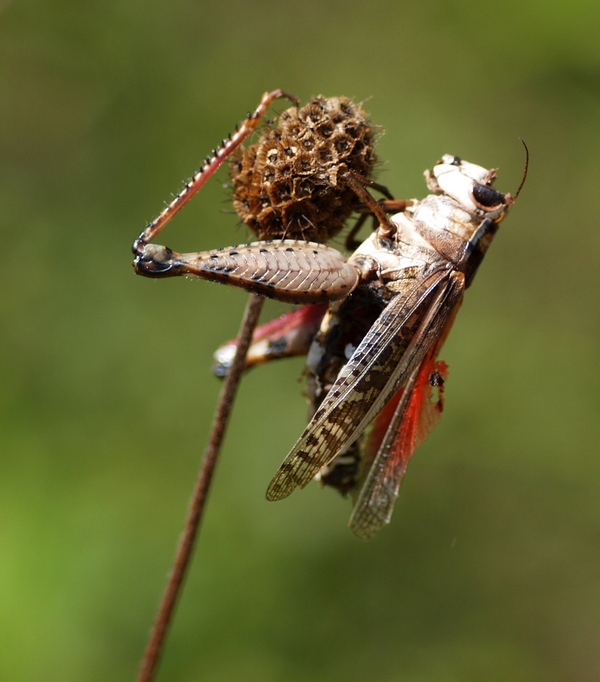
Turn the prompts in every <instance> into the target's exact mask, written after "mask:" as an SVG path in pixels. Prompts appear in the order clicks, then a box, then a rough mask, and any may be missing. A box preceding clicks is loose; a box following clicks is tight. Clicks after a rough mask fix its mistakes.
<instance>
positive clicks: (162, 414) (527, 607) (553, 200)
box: [0, 0, 600, 682]
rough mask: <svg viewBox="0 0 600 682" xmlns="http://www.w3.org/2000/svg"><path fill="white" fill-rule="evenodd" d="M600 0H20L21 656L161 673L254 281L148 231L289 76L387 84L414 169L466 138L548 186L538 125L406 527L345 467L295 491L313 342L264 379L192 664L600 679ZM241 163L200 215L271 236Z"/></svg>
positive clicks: (6, 655) (407, 177) (208, 531)
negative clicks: (292, 453)
mask: <svg viewBox="0 0 600 682" xmlns="http://www.w3.org/2000/svg"><path fill="white" fill-rule="evenodd" d="M599 20H600V7H599V5H598V3H597V2H591V1H589V0H587V1H586V0H573V1H572V2H570V3H565V2H555V1H553V0H547V1H546V2H541V1H540V0H538V1H529V2H522V1H520V2H516V1H515V0H500V2H497V3H493V4H492V3H489V4H485V3H483V4H482V3H474V2H468V1H467V0H406V2H403V3H391V2H382V1H381V0H373V2H371V3H364V2H355V1H349V2H341V1H337V2H336V1H334V0H329V1H325V2H314V1H311V0H306V1H305V2H303V3H272V2H266V1H265V0H254V2H251V3H244V2H241V1H240V0H224V1H222V2H220V3H198V2H192V1H190V0H187V1H186V0H173V2H169V3H166V2H165V3H160V2H139V1H137V0H119V1H118V2H114V1H111V0H108V1H105V2H102V3H100V2H92V3H76V2H73V1H72V0H71V1H69V0H54V1H51V2H41V1H39V0H22V1H21V2H10V0H3V1H2V2H0V177H1V178H2V182H1V184H0V215H1V223H0V225H1V229H2V243H3V244H4V247H3V248H4V250H5V257H4V260H3V267H2V278H3V286H2V296H1V298H0V316H1V319H2V334H1V337H0V407H1V409H2V418H1V421H0V452H1V454H2V459H1V467H0V519H1V520H0V603H1V604H2V609H1V614H2V615H1V616H0V641H1V642H2V645H1V647H0V678H1V679H3V680H11V681H20V680H26V681H34V680H35V681H37V680H41V679H43V680H60V681H61V682H69V681H79V680H86V681H89V682H94V680H117V679H119V680H121V679H122V680H127V679H132V678H133V676H134V673H135V670H136V668H137V664H138V659H139V656H140V654H141V651H142V648H143V644H144V640H145V637H146V634H147V631H148V629H149V626H150V622H151V618H152V616H153V613H154V610H155V607H156V604H157V600H158V596H159V594H160V592H161V590H162V587H163V581H164V579H165V575H166V572H167V570H168V566H169V563H170V561H171V558H172V553H173V549H174V545H175V542H176V538H177V536H178V533H179V529H180V526H181V523H182V520H183V517H184V513H185V508H186V505H187V502H188V497H189V494H190V491H191V488H192V485H193V481H194V478H195V472H196V470H197V467H198V464H199V460H200V457H201V453H202V449H203V443H204V439H205V437H206V434H207V431H208V428H209V422H210V418H211V415H212V410H213V408H214V403H215V399H216V396H217V392H218V389H219V385H218V382H217V381H216V380H215V379H213V378H212V376H211V375H210V372H209V366H210V362H211V353H212V350H213V349H214V348H215V347H216V346H217V345H218V344H219V343H220V342H221V341H222V340H224V339H226V338H230V337H231V336H233V335H234V334H235V332H236V329H237V326H238V323H239V318H240V314H241V311H242V309H243V306H244V302H245V295H244V294H243V293H241V292H236V291H230V290H227V289H226V288H225V287H219V286H217V285H210V284H206V283H202V282H190V281H183V280H181V281H178V280H168V281H150V280H146V279H143V278H136V277H134V276H133V272H132V269H131V266H130V260H131V254H130V253H129V245H130V243H131V241H132V240H133V238H134V237H135V236H136V235H137V234H138V233H139V231H140V230H141V228H142V227H143V226H144V224H145V221H146V220H148V219H151V218H152V217H153V216H154V214H155V213H156V212H158V210H160V208H161V206H162V202H163V201H164V200H167V199H168V198H169V196H170V194H169V193H171V192H175V191H177V190H178V189H179V187H180V186H181V181H182V180H183V178H184V177H185V176H186V175H188V174H189V173H191V171H192V169H193V168H194V167H196V166H197V165H198V164H199V162H200V160H201V159H202V158H203V157H204V156H205V155H206V154H207V153H208V152H209V151H210V149H211V148H212V147H214V146H215V145H216V144H218V142H219V140H221V139H222V138H223V136H224V135H226V134H227V133H228V132H230V131H231V130H232V129H233V126H234V124H235V123H236V122H239V121H240V120H241V119H242V118H243V116H244V114H245V112H246V111H248V110H250V109H253V108H254V106H255V105H256V103H257V102H258V100H259V97H260V95H261V94H262V93H263V92H264V91H265V90H268V89H272V88H275V87H282V88H284V89H286V90H288V91H290V92H292V93H294V94H295V95H297V96H298V97H299V98H300V99H301V101H306V100H307V99H308V98H309V97H310V96H311V95H315V94H319V93H322V94H324V95H329V96H331V95H340V94H344V95H348V96H352V97H356V98H357V99H358V100H361V101H365V102H366V105H365V106H366V108H367V109H368V110H369V111H370V112H371V115H372V118H373V120H374V121H375V122H376V123H377V124H379V125H380V126H382V130H384V131H385V134H382V136H381V139H380V140H379V143H378V153H379V155H380V158H381V159H382V163H381V167H380V172H379V180H380V181H381V182H383V183H384V184H386V185H388V186H389V187H390V188H391V189H392V190H393V192H394V193H395V194H396V196H400V197H410V196H423V195H424V193H425V186H424V183H423V179H422V172H423V170H424V169H425V168H427V167H429V166H431V165H432V163H433V162H435V160H436V159H438V158H439V157H440V156H441V154H443V153H453V154H459V155H461V156H463V157H464V158H466V159H468V160H470V161H473V162H476V163H480V164H482V165H484V166H498V167H500V173H499V182H498V186H499V187H500V188H501V189H504V190H510V191H514V189H515V188H516V187H517V185H518V183H519V180H520V177H521V174H522V168H523V163H524V154H523V150H522V148H521V145H520V144H519V142H518V139H517V138H518V137H522V138H524V139H525V140H526V141H527V144H528V145H529V148H530V150H531V167H530V174H529V180H528V182H527V185H526V187H525V189H524V191H523V193H522V196H521V198H520V199H519V202H518V204H517V205H516V206H515V208H514V211H513V213H512V214H511V216H510V217H509V219H508V220H507V221H506V223H504V224H503V225H502V229H501V232H500V234H499V236H498V237H497V240H496V242H495V243H494V245H493V248H492V249H491V251H490V254H489V256H488V258H487V259H486V262H485V264H484V266H483V267H482V269H481V271H480V273H479V275H478V277H477V280H476V282H475V286H474V287H473V289H472V290H470V291H469V292H468V296H467V300H466V303H465V305H464V307H463V310H462V311H461V314H460V315H459V319H458V321H457V324H456V325H455V329H454V332H453V334H452V335H451V337H450V339H449V342H448V344H447V347H446V349H445V352H444V359H445V360H447V361H448V362H449V364H450V368H451V376H450V380H449V382H448V387H447V409H446V411H445V414H444V419H443V421H442V424H441V425H440V426H439V427H438V428H437V430H436V432H435V433H434V434H433V435H432V436H431V438H430V439H429V441H428V442H427V443H426V444H425V445H424V446H423V448H422V449H421V450H420V452H419V453H418V456H417V457H415V459H414V461H413V462H412V463H411V467H410V472H409V475H408V477H407V480H406V482H405V484H404V486H403V491H402V495H401V498H400V500H399V503H398V505H397V509H396V514H395V518H394V520H393V523H392V524H391V526H390V527H389V528H388V529H386V530H384V531H383V532H382V533H381V535H380V536H379V537H378V538H377V539H376V540H375V541H373V542H371V543H368V544H362V543H360V542H358V541H356V540H355V539H354V538H353V537H352V536H351V534H350V533H349V532H348V530H347V529H346V528H345V523H346V521H347V518H348V515H349V511H350V510H349V505H348V503H347V502H345V501H343V500H341V499H339V498H337V497H336V496H335V494H334V493H333V492H332V491H321V490H319V489H318V487H317V486H316V485H312V486H309V488H307V489H306V490H305V491H303V492H298V493H296V494H295V495H293V496H292V497H291V498H290V499H289V500H288V501H286V502H283V503H281V504H277V505H272V504H267V503H266V502H265V500H264V490H265V487H266V484H267V482H268V481H269V479H270V476H271V475H272V474H273V473H274V471H275V469H276V467H277V466H278V464H279V462H280V460H281V459H282V457H283V456H284V455H285V454H286V453H287V451H288V449H289V447H290V446H291V445H292V443H293V442H294V440H295V437H296V436H297V435H298V434H299V433H300V430H301V428H302V425H303V423H304V414H305V406H304V403H303V399H302V398H301V395H300V394H301V388H300V385H299V384H298V381H297V379H298V377H299V375H300V373H301V367H302V363H301V361H288V362H282V363H280V364H279V365H277V364H275V365H273V366H271V367H266V368H264V369H261V370H256V371H254V372H252V373H251V374H250V375H249V376H248V377H247V379H246V380H245V381H244V385H243V387H242V390H241V393H240V395H239V398H238V401H237V404H236V410H235V412H234V418H233V423H232V426H231V428H230V430H229V434H228V439H227V442H226V447H225V449H224V452H223V457H222V460H221V463H220V465H219V469H218V471H217V476H216V481H215V485H214V488H213V490H212V495H211V500H210V506H209V509H208V514H207V516H206V519H205V524H204V528H203V534H202V537H201V542H200V544H199V547H198V550H197V552H196V557H195V562H194V565H193V567H192V570H191V573H190V576H189V580H188V582H187V585H186V589H185V592H184V595H183V599H182V602H181V605H180V608H179V612H178V614H177V618H176V622H175V625H174V628H173V630H172V633H171V636H170V639H169V642H168V647H167V651H166V654H165V656H164V660H163V663H162V668H161V674H160V675H159V679H161V680H178V681H181V682H185V681H188V680H189V681H191V680H198V679H204V680H211V681H215V682H219V681H221V680H223V681H225V680H233V679H239V680H260V681H261V682H270V681H271V680H273V681H274V680H287V681H288V682H296V681H297V682H300V681H302V680H311V682H317V681H319V680H334V679H335V680H337V679H344V680H349V681H352V680H356V681H358V680H364V679H377V680H386V681H387V680H389V681H393V680H403V681H404V682H434V681H435V682H455V681H456V682H458V681H460V682H470V681H472V682H479V681H481V680H486V682H495V681H496V680H498V681H504V680H511V681H512V682H521V681H523V682H524V681H527V682H530V681H535V682H563V681H564V682H567V681H568V682H574V681H577V682H592V681H596V680H598V679H600V655H599V653H598V644H597V643H598V638H599V636H600V622H599V614H600V581H599V578H600V523H599V515H600V503H599V500H600V496H599V494H598V487H599V474H600V463H599V459H598V443H599V442H600V437H599V436H600V429H599V425H598V413H599V410H600V395H599V392H598V388H597V386H596V380H597V377H598V370H597V349H598V340H599V336H600V323H599V313H600V304H599V302H598V283H597V273H598V252H599V247H600V230H599V229H598V218H597V212H596V210H595V197H597V187H596V186H597V182H598V175H599V163H598V159H599V156H600V127H599V126H598V121H599V120H600V45H599V43H598V39H597V38H598V30H599ZM275 109H277V107H275ZM225 180H226V175H225V174H224V173H221V174H220V176H219V179H217V180H213V181H212V182H211V183H210V184H209V185H208V186H207V187H206V188H205V189H204V190H203V191H202V193H201V194H200V196H198V197H197V198H196V199H195V200H194V201H193V202H192V204H190V206H189V207H187V208H186V210H185V211H184V212H182V213H181V214H180V215H179V216H178V217H177V219H176V221H175V222H174V223H173V224H172V226H169V228H168V235H169V236H168V239H167V238H166V237H165V240H166V241H167V243H168V244H170V245H172V246H173V247H175V248H178V249H181V250H199V249H206V248H214V247H217V246H224V245H227V244H234V243H236V242H239V241H244V240H245V239H246V233H245V231H244V230H243V229H242V228H241V227H239V225H237V221H236V217H235V216H233V215H231V214H229V213H227V209H229V208H230V204H229V200H228V197H227V193H226V191H224V190H223V187H222V184H223V182H225ZM223 209H225V210H223ZM165 234H166V233H165ZM283 309H284V306H278V305H271V306H270V308H269V312H270V314H271V315H274V314H277V313H278V312H280V311H281V310H283Z"/></svg>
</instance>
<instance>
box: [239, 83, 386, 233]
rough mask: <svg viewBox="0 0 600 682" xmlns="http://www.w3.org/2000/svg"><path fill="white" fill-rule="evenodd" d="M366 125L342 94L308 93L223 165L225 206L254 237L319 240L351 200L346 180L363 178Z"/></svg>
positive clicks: (369, 133) (337, 226)
mask: <svg viewBox="0 0 600 682" xmlns="http://www.w3.org/2000/svg"><path fill="white" fill-rule="evenodd" d="M373 138H374V134H373V126H372V125H371V123H370V122H369V121H368V119H367V117H366V114H365V112H364V111H363V109H362V108H361V107H360V106H359V105H357V104H355V103H354V102H353V101H352V100H351V99H349V98H347V97H329V98H327V97H323V96H318V97H315V98H313V99H312V100H311V101H310V102H309V103H308V104H306V105H305V106H303V107H301V108H297V107H290V108H289V109H286V110H285V111H284V112H283V113H282V114H281V115H280V116H279V119H278V121H277V124H276V125H275V126H272V127H267V128H265V130H264V131H263V133H262V135H261V137H260V139H259V140H258V141H257V142H256V143H254V144H252V145H251V146H249V147H247V148H241V147H240V148H238V149H237V150H236V152H234V154H232V158H231V161H230V166H229V173H230V176H231V180H232V182H233V205H234V208H235V210H236V212H237V214H238V215H239V216H240V218H241V219H242V220H243V221H244V223H245V224H246V225H248V227H249V228H250V229H251V230H252V232H254V234H256V235H257V236H258V238H259V239H277V238H282V237H283V238H288V239H304V240H307V241H317V242H326V241H327V240H328V239H330V238H331V237H333V236H334V235H336V234H337V233H338V232H339V231H340V230H341V229H342V227H343V226H344V223H345V221H346V219H347V218H348V217H349V216H350V214H351V213H352V210H353V208H352V207H353V206H355V205H356V203H357V197H356V193H355V191H353V190H352V189H351V188H350V187H349V186H348V182H347V178H348V175H349V174H350V173H351V174H352V175H353V176H354V178H358V179H359V180H364V181H369V179H370V175H371V172H372V170H373V165H374V163H375V160H376V157H375V153H374V151H373Z"/></svg>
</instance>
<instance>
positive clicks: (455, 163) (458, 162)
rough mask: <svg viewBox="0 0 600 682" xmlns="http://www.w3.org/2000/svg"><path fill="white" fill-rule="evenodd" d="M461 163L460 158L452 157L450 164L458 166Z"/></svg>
mask: <svg viewBox="0 0 600 682" xmlns="http://www.w3.org/2000/svg"><path fill="white" fill-rule="evenodd" d="M461 163H462V160H461V158H460V156H453V157H452V161H451V162H450V165H451V166H460V165H461Z"/></svg>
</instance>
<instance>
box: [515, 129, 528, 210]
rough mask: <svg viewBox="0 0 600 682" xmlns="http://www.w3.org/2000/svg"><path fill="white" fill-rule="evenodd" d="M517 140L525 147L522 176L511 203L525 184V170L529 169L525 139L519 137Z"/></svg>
mask: <svg viewBox="0 0 600 682" xmlns="http://www.w3.org/2000/svg"><path fill="white" fill-rule="evenodd" d="M519 141H520V142H521V144H522V145H523V146H524V147H525V168H524V170H523V178H522V180H521V184H520V185H519V189H518V190H517V193H516V194H515V196H514V197H513V199H512V203H513V204H514V202H515V201H516V200H517V197H518V196H519V194H520V193H521V190H522V189H523V185H524V184H525V180H527V171H528V170H529V149H528V148H527V145H526V144H525V140H523V139H522V138H519Z"/></svg>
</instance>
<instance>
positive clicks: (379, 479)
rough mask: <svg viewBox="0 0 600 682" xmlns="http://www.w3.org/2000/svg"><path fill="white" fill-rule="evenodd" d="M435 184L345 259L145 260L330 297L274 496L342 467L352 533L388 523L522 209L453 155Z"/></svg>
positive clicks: (268, 247) (271, 290) (320, 249)
mask: <svg viewBox="0 0 600 682" xmlns="http://www.w3.org/2000/svg"><path fill="white" fill-rule="evenodd" d="M426 178H427V184H428V187H429V189H430V190H431V191H432V192H433V194H430V195H429V196H427V197H426V198H425V199H423V200H421V201H413V202H409V203H408V204H407V206H406V209H405V210H404V211H403V212H401V213H398V214H396V215H394V216H392V218H391V220H389V221H386V222H385V224H383V223H382V225H381V226H380V228H379V229H378V230H377V231H376V232H374V233H373V234H372V235H371V236H370V237H369V238H368V239H367V240H366V241H365V242H364V243H363V244H362V245H361V246H360V247H359V248H358V249H357V250H356V251H355V252H354V253H353V254H352V256H350V258H348V259H347V260H346V259H345V258H344V257H343V256H342V254H340V253H339V252H338V251H336V250H335V249H331V248H329V247H326V246H323V245H321V244H316V243H306V242H301V241H290V240H281V241H275V242H273V241H266V242H256V243H254V244H249V245H245V246H238V247H230V248H227V249H219V250H217V251H212V252H206V253H199V254H177V253H174V252H172V251H171V250H170V249H167V248H165V247H161V246H155V245H152V244H150V245H148V244H147V245H145V246H143V250H141V251H140V253H139V255H138V257H137V258H136V261H135V267H136V270H137V272H138V273H140V274H144V275H148V276H151V277H161V276H173V275H186V276H194V277H200V278H203V279H208V280H212V281H218V282H222V283H226V284H230V285H232V286H236V287H240V288H243V289H246V290H248V291H253V292H256V293H260V294H262V295H265V296H267V297H270V298H273V299H276V300H280V301H285V302H290V303H313V304H314V303H323V302H325V301H329V302H331V304H330V306H329V308H328V310H327V312H326V314H325V317H324V318H323V321H322V323H321V326H320V329H319V332H318V333H317V334H316V336H315V338H314V340H313V341H312V344H311V347H310V350H309V354H308V355H309V357H308V362H307V374H308V378H309V381H308V396H309V399H310V401H311V403H312V411H313V415H312V418H311V420H310V422H309V424H308V426H307V427H306V429H305V430H304V432H303V433H302V435H301V436H300V438H299V439H298V441H297V442H296V444H295V445H294V447H293V448H292V450H291V452H290V453H289V455H288V456H287V457H286V459H285V460H284V462H283V463H282V465H281V467H280V468H279V470H278V471H277V473H276V474H275V476H274V478H273V480H272V481H271V483H270V485H269V487H268V489H267V498H268V499H269V500H280V499H282V498H284V497H287V496H288V495H289V494H290V493H291V492H292V491H293V490H294V489H295V488H296V487H301V488H303V487H304V486H306V485H307V484H308V482H309V481H310V480H311V479H312V478H313V477H315V476H318V475H319V474H320V473H321V477H322V478H323V479H325V480H326V479H327V477H330V478H331V476H332V474H333V473H334V472H335V470H336V469H337V468H338V467H344V466H346V467H348V471H346V472H345V473H344V475H343V476H341V477H340V476H338V477H337V479H336V477H335V476H333V481H331V482H332V484H333V485H335V486H336V487H338V488H340V489H341V490H342V491H344V492H345V491H346V490H352V489H353V488H356V493H355V499H356V502H355V505H354V510H353V512H352V516H351V518H350V524H349V525H350V528H351V529H352V531H353V532H354V533H355V534H356V535H357V536H358V537H360V538H364V539H367V538H370V537H372V536H373V535H375V534H376V533H377V532H378V531H379V530H380V529H381V527H382V526H383V525H385V524H386V523H388V522H389V520H390V517H391V514H392V510H393V506H394V502H395V499H396V497H397V495H398V490H399V486H400V482H401V480H402V477H403V475H404V473H405V471H406V465H407V462H408V459H409V458H410V457H411V456H412V454H413V452H414V449H415V447H416V446H417V445H418V443H419V442H420V440H422V439H423V438H424V437H425V436H426V435H427V431H428V429H429V428H430V427H431V426H432V425H433V421H434V417H435V415H433V416H432V409H431V407H430V402H429V394H430V392H431V388H432V387H434V386H441V384H442V383H443V367H442V366H441V365H440V364H439V363H436V357H437V354H438V353H439V350H440V349H441V346H442V344H443V341H444V339H445V337H446V335H447V333H448V331H449V329H450V326H451V325H452V322H453V320H454V317H455V314H456V312H457V310H458V307H459V306H460V303H461V302H462V298H463V293H464V290H465V288H466V287H467V286H469V284H470V283H471V281H472V279H473V276H474V275H475V272H476V270H477V268H478V266H479V264H480V262H481V260H482V259H483V256H484V255H485V253H486V251H487V249H488V247H489V245H490V243H491V240H492V239H493V237H494V235H495V233H496V230H497V228H498V224H499V222H500V221H501V220H502V219H503V218H504V216H505V215H506V213H507V211H508V209H509V208H510V206H511V205H512V203H513V202H514V198H513V197H511V196H510V195H509V194H502V193H500V192H498V191H497V190H495V189H494V188H493V187H492V184H493V181H494V179H495V171H493V170H492V171H488V170H486V169H484V168H481V167H480V166H476V165H474V164H470V163H467V162H465V161H462V160H461V159H459V158H458V157H454V156H449V155H446V156H444V157H443V159H442V160H441V161H440V162H438V164H436V166H435V167H434V168H433V169H432V170H431V171H429V172H427V173H426ZM517 194H518V193H517ZM340 337H341V340H340ZM297 352H298V348H297V347H296V348H295V351H294V354H296V353H297ZM300 352H301V351H300ZM286 354H288V353H286V352H285V349H284V350H283V351H282V352H280V353H279V354H278V355H277V357H281V356H283V355H286ZM289 354H292V353H291V352H290V353H289ZM386 405H387V406H388V407H387V409H386V411H385V412H382V411H383V410H384V408H386ZM434 407H435V406H434ZM439 410H441V404H439ZM434 412H435V409H434ZM377 420H379V424H378V427H379V428H378V433H377V435H376V437H375V438H374V439H371V440H372V442H374V443H375V449H373V446H372V444H371V452H370V455H369V457H367V458H366V459H364V460H362V461H361V460H360V457H359V454H358V453H359V451H358V449H357V446H356V445H354V444H355V443H357V442H358V439H359V438H360V437H361V435H362V434H363V432H364V431H365V429H366V428H367V427H368V426H369V425H370V424H371V423H372V422H374V421H375V422H377ZM382 424H383V425H385V426H386V427H387V428H386V429H384V430H383V431H382ZM336 458H338V459H337V460H336ZM361 469H362V470H361ZM340 481H342V482H341V483H340Z"/></svg>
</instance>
